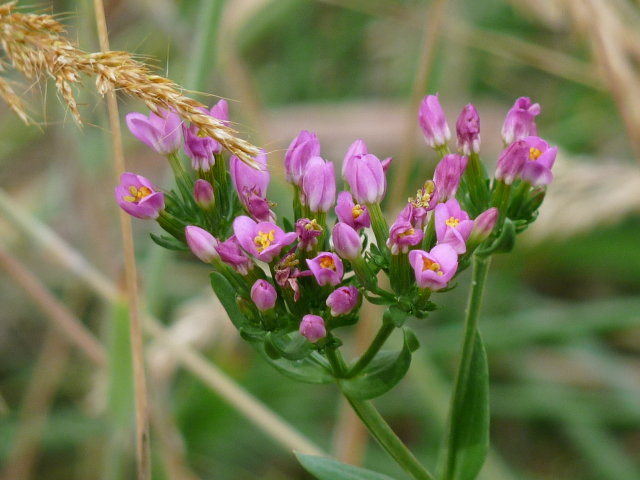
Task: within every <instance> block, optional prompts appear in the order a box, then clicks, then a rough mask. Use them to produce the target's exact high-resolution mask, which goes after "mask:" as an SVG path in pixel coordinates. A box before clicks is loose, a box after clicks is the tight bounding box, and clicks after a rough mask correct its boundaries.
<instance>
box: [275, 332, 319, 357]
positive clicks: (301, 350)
mask: <svg viewBox="0 0 640 480" xmlns="http://www.w3.org/2000/svg"><path fill="white" fill-rule="evenodd" d="M266 341H267V342H269V343H271V345H272V346H273V348H275V349H276V350H277V351H278V353H279V354H280V356H281V357H284V358H286V359H288V360H301V359H303V358H305V357H307V356H308V355H309V354H310V353H311V352H312V351H313V344H312V343H310V342H309V341H308V340H307V339H306V338H304V337H303V336H302V335H300V333H298V332H292V333H274V332H269V333H268V334H267V337H266Z"/></svg>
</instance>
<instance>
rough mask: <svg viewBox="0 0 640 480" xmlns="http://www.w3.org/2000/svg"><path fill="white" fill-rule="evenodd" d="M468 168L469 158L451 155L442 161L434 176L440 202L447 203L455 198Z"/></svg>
mask: <svg viewBox="0 0 640 480" xmlns="http://www.w3.org/2000/svg"><path fill="white" fill-rule="evenodd" d="M466 168H467V157H462V156H460V155H456V154H453V153H451V154H449V155H445V157H444V158H443V159H442V160H440V162H439V163H438V165H437V166H436V171H435V172H434V174H433V183H435V184H436V191H437V193H436V197H437V198H438V201H439V202H446V201H447V200H448V199H450V198H453V197H455V195H456V192H457V191H458V186H460V179H461V178H462V174H463V173H464V171H465V169H466Z"/></svg>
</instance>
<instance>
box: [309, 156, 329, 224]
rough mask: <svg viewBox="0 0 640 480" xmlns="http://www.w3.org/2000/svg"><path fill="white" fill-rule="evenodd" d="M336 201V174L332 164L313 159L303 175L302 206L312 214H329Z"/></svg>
mask: <svg viewBox="0 0 640 480" xmlns="http://www.w3.org/2000/svg"><path fill="white" fill-rule="evenodd" d="M335 201H336V174H335V172H334V170H333V163H332V162H325V161H324V160H323V159H322V158H320V157H312V158H310V159H309V161H308V162H307V165H306V166H305V168H304V174H303V175H302V204H303V205H306V206H308V207H309V210H310V211H311V212H327V211H329V209H330V208H331V206H332V205H333V204H334V202H335Z"/></svg>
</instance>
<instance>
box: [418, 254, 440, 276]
mask: <svg viewBox="0 0 640 480" xmlns="http://www.w3.org/2000/svg"><path fill="white" fill-rule="evenodd" d="M425 270H432V271H434V272H436V273H437V274H438V276H440V277H441V276H442V275H444V272H443V271H442V270H441V269H440V264H439V263H438V262H434V261H432V260H429V259H428V258H427V257H422V271H423V272H424V271H425Z"/></svg>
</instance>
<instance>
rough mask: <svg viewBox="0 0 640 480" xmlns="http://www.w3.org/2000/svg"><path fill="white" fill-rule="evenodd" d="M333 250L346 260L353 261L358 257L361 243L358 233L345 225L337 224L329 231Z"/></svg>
mask: <svg viewBox="0 0 640 480" xmlns="http://www.w3.org/2000/svg"><path fill="white" fill-rule="evenodd" d="M331 239H332V240H333V248H334V250H335V251H336V253H337V254H338V255H340V256H341V257H342V258H344V259H347V260H354V259H356V258H358V256H359V255H360V251H361V249H362V241H361V240H360V236H359V235H358V232H356V231H355V230H354V229H353V228H351V227H350V226H349V225H347V224H346V223H342V222H338V223H336V225H335V226H334V227H333V230H332V231H331Z"/></svg>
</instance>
